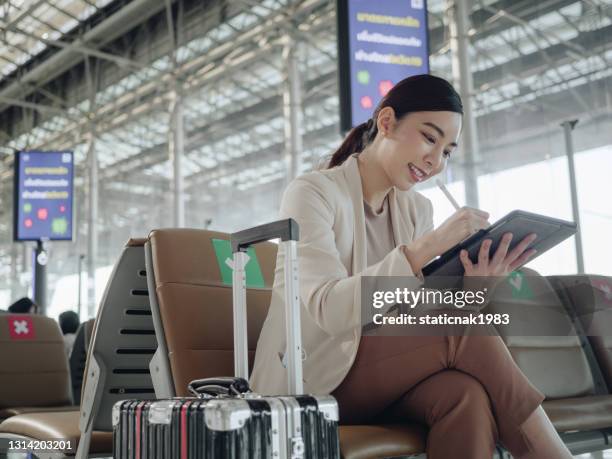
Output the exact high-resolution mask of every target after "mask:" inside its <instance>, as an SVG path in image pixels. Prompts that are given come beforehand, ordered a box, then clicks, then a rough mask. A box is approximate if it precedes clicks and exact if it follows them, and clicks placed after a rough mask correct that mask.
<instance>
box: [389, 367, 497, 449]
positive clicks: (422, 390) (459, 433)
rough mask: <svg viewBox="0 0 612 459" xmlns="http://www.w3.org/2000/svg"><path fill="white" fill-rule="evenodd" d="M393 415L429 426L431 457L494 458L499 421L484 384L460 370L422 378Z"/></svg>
mask: <svg viewBox="0 0 612 459" xmlns="http://www.w3.org/2000/svg"><path fill="white" fill-rule="evenodd" d="M388 412H389V415H390V417H391V419H394V420H402V419H403V420H404V421H406V420H415V421H418V422H421V423H423V424H427V425H428V426H429V434H428V435H427V458H428V459H447V458H451V457H452V458H453V459H491V457H492V456H493V452H494V451H495V444H496V443H497V435H498V433H497V425H496V422H495V418H494V416H493V413H492V411H491V402H490V400H489V396H488V395H487V393H486V392H485V390H484V388H483V387H482V385H481V384H480V383H479V382H478V381H476V379H474V378H473V377H471V376H469V375H467V374H465V373H462V372H460V371H456V370H442V371H440V372H439V373H436V374H434V375H433V376H430V377H429V378H427V379H425V380H424V381H421V382H420V383H419V384H417V385H416V386H415V387H414V388H412V389H411V390H410V391H408V392H407V393H406V394H405V395H404V396H403V397H402V398H401V399H400V400H399V401H398V402H397V403H396V404H394V405H393V406H392V407H391V408H390V409H389V410H388Z"/></svg>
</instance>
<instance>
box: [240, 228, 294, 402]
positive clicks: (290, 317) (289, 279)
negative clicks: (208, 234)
mask: <svg viewBox="0 0 612 459" xmlns="http://www.w3.org/2000/svg"><path fill="white" fill-rule="evenodd" d="M277 238H280V239H281V245H282V247H283V249H284V252H285V253H284V255H285V266H284V268H285V269H284V271H285V318H286V323H285V325H286V332H287V351H286V362H287V372H288V375H287V380H288V385H289V394H302V393H303V392H304V384H303V379H302V337H301V326H300V298H299V289H298V283H299V278H298V263H297V240H298V239H299V226H298V224H297V223H296V221H295V220H293V219H291V218H288V219H286V220H279V221H276V222H272V223H268V224H265V225H260V226H256V227H254V228H249V229H246V230H243V231H239V232H237V233H234V234H232V235H230V242H231V245H232V252H233V257H234V258H233V261H232V270H233V274H232V285H233V297H234V298H233V301H234V375H235V376H237V377H241V378H245V379H247V378H248V377H249V361H248V355H249V354H248V346H247V325H246V322H247V313H246V271H245V266H246V264H247V262H248V255H247V253H246V250H247V249H248V248H249V246H251V245H253V244H256V243H258V242H263V241H268V240H270V239H277ZM279 248H280V247H279Z"/></svg>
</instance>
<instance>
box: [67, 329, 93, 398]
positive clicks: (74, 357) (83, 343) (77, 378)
mask: <svg viewBox="0 0 612 459" xmlns="http://www.w3.org/2000/svg"><path fill="white" fill-rule="evenodd" d="M94 322H95V321H94V319H91V320H88V321H87V322H84V323H82V324H81V325H80V326H79V329H78V330H77V333H76V336H75V338H74V345H73V346H72V351H71V352H70V357H69V358H68V364H69V366H70V382H71V386H72V400H74V401H75V402H77V401H80V400H81V389H82V387H83V373H84V371H85V363H86V362H87V349H88V347H89V342H90V341H91V334H92V332H93V327H94Z"/></svg>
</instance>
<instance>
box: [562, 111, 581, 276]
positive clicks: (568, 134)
mask: <svg viewBox="0 0 612 459" xmlns="http://www.w3.org/2000/svg"><path fill="white" fill-rule="evenodd" d="M576 124H578V120H570V121H564V122H563V123H561V126H562V127H563V134H564V135H565V150H566V152H567V168H568V175H569V181H570V193H571V197H572V214H573V216H574V222H576V225H578V231H577V232H576V235H575V236H574V242H575V244H576V266H577V268H578V274H584V255H583V252H582V236H581V234H580V230H581V228H582V227H581V226H580V207H579V204H578V186H577V185H576V168H575V165H574V140H573V138H572V131H573V130H574V127H575V126H576Z"/></svg>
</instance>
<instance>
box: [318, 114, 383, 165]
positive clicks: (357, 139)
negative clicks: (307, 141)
mask: <svg viewBox="0 0 612 459" xmlns="http://www.w3.org/2000/svg"><path fill="white" fill-rule="evenodd" d="M377 132H378V127H377V126H376V124H374V120H373V119H372V118H370V119H369V120H368V121H366V122H365V123H361V124H358V125H357V126H355V127H354V128H353V129H351V130H350V131H349V133H348V135H347V136H346V137H345V138H344V140H343V141H342V144H341V145H340V147H339V148H338V149H337V150H336V151H335V152H334V154H333V155H332V157H331V159H330V160H329V166H328V169H331V168H332V167H336V166H339V165H340V164H342V163H343V162H344V161H346V160H347V159H348V157H349V156H351V155H352V154H353V153H361V152H362V151H363V149H364V148H365V147H366V146H367V145H368V144H369V143H370V142H371V141H372V140H374V137H376V133H377Z"/></svg>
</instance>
